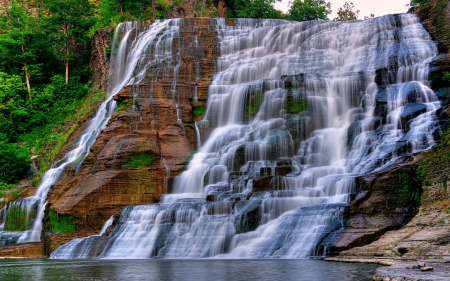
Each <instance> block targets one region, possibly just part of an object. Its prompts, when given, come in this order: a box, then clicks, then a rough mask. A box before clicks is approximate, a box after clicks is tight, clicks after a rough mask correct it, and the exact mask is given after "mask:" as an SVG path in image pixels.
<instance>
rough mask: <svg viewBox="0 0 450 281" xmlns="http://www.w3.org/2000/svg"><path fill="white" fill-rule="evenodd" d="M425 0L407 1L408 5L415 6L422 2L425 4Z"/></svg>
mask: <svg viewBox="0 0 450 281" xmlns="http://www.w3.org/2000/svg"><path fill="white" fill-rule="evenodd" d="M425 2H427V0H411V1H410V2H409V5H410V6H411V7H417V6H420V5H422V4H425Z"/></svg>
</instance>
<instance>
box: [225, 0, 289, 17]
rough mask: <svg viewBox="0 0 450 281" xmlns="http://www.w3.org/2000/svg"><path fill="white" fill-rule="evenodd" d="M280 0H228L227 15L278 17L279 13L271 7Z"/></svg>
mask: <svg viewBox="0 0 450 281" xmlns="http://www.w3.org/2000/svg"><path fill="white" fill-rule="evenodd" d="M277 1H281V0H230V6H229V7H230V10H231V11H229V12H228V16H229V17H237V18H280V17H281V13H280V12H279V11H277V10H275V8H274V7H273V4H275V2H277Z"/></svg>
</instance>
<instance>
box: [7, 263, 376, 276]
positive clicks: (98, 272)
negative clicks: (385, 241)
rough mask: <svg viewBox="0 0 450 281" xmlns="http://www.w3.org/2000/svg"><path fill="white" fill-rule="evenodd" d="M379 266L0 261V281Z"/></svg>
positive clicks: (297, 272)
mask: <svg viewBox="0 0 450 281" xmlns="http://www.w3.org/2000/svg"><path fill="white" fill-rule="evenodd" d="M377 267H378V265H373V264H354V263H334V262H325V261H322V260H112V261H104V260H102V261H99V260H81V261H80V260H79V261H75V262H74V261H61V260H26V261H9V260H3V261H0V276H1V280H3V281H8V280H33V281H38V280H73V281H76V280H130V281H131V280H196V281H198V280H227V281H228V280H302V281H308V280H319V281H320V280H330V281H333V280H336V281H346V280H360V281H364V280H372V276H373V274H374V272H375V269H376V268H377Z"/></svg>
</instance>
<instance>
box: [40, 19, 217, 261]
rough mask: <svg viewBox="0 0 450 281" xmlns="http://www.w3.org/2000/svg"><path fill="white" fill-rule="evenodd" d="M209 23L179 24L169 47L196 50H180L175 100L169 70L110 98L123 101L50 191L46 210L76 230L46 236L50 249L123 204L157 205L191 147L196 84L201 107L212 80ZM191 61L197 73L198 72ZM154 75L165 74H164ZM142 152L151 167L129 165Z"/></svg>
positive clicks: (98, 222)
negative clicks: (67, 220)
mask: <svg viewBox="0 0 450 281" xmlns="http://www.w3.org/2000/svg"><path fill="white" fill-rule="evenodd" d="M210 21H211V20H210V19H206V18H198V19H196V18H190V19H185V21H184V24H183V26H181V27H180V36H181V38H180V40H174V46H173V48H174V49H175V50H177V51H178V50H179V49H178V48H179V46H178V44H179V43H178V41H183V44H184V46H189V45H190V44H191V43H192V42H193V41H194V40H195V38H198V44H196V45H195V46H197V47H195V48H194V49H192V48H181V49H180V50H181V52H182V54H181V57H182V58H183V60H182V63H181V65H180V67H179V78H178V79H177V86H176V97H175V98H174V96H173V95H172V92H171V89H172V86H173V77H171V76H170V75H169V76H167V75H168V74H166V76H164V77H163V76H161V77H157V79H156V80H155V81H153V82H151V81H146V80H145V79H144V80H143V81H142V82H141V83H139V84H136V85H129V86H126V87H124V88H123V89H122V90H121V91H119V93H118V94H117V95H116V96H115V97H114V99H115V100H116V101H118V102H119V103H120V104H122V106H120V108H121V109H120V111H119V112H117V113H116V114H115V115H113V116H112V117H111V119H110V120H109V123H108V125H107V127H106V128H105V129H104V130H103V131H102V133H101V134H100V135H99V137H98V138H97V140H96V142H95V144H94V145H93V146H92V147H91V153H89V154H88V155H87V157H86V158H85V160H84V162H83V163H82V164H81V165H80V166H79V167H78V166H76V165H72V166H70V167H68V168H66V170H65V172H64V173H63V175H62V176H61V177H60V180H59V181H58V183H56V184H55V185H54V186H53V187H52V190H51V191H50V193H49V195H48V202H49V205H48V206H49V208H50V209H52V210H54V211H56V212H57V213H58V214H64V215H70V216H73V217H75V218H76V219H77V229H76V231H75V233H73V234H71V235H66V236H64V237H62V236H61V237H60V236H54V235H53V237H47V238H44V240H45V241H51V245H50V246H49V247H50V249H49V252H51V251H52V249H53V248H54V246H53V245H60V244H61V243H65V242H67V241H69V240H70V239H71V237H72V238H74V237H80V235H81V233H95V232H98V231H99V230H100V228H101V226H102V225H103V223H104V222H105V221H106V220H107V219H108V218H109V217H110V216H111V215H113V214H114V213H116V212H118V211H120V210H121V209H123V208H124V207H126V206H130V205H131V206H132V205H140V204H149V203H157V202H159V200H160V195H161V194H164V193H169V192H170V190H169V184H168V183H170V181H171V179H173V178H174V177H175V176H177V175H178V174H179V173H180V172H181V171H183V170H184V169H185V166H186V165H187V161H188V159H189V157H190V155H191V154H192V151H193V150H194V149H195V147H196V142H197V140H196V134H195V126H194V125H193V122H194V121H193V118H192V109H193V104H194V103H193V98H194V92H195V91H194V88H195V87H197V93H198V100H196V102H198V103H201V104H205V103H206V98H207V87H208V85H209V83H210V81H211V79H212V67H213V64H212V60H213V55H214V52H213V49H214V46H213V42H214V40H213V38H215V37H216V34H215V30H214V29H211V28H210V25H211V22H210ZM99 36H100V37H99V40H100V41H101V39H102V38H101V34H99ZM102 42H103V41H102ZM100 43H101V42H100ZM100 43H99V44H100ZM102 44H103V43H102ZM100 45H101V44H100ZM174 53H175V52H174ZM196 65H197V67H199V68H200V69H201V72H200V74H199V72H196V71H195V67H196ZM102 67H103V65H102ZM158 73H160V75H162V71H160V72H158ZM199 75H200V76H199ZM99 83H100V82H99ZM99 87H102V86H101V83H100V84H99ZM149 93H152V94H149ZM168 93H170V94H168ZM124 108H125V109H124ZM140 155H144V156H145V157H147V158H149V159H152V161H151V164H148V165H146V166H143V167H141V166H136V167H133V166H132V165H130V164H129V163H130V162H131V161H132V160H133V157H135V156H140ZM169 173H170V178H167V175H168V174H169ZM44 232H45V233H48V230H45V229H44ZM58 237H59V238H58Z"/></svg>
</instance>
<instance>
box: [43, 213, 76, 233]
mask: <svg viewBox="0 0 450 281" xmlns="http://www.w3.org/2000/svg"><path fill="white" fill-rule="evenodd" d="M47 227H48V228H49V229H50V231H51V232H52V233H73V232H74V231H75V230H76V228H77V224H76V218H75V217H73V216H68V215H60V214H58V213H57V212H55V211H53V210H50V211H49V212H48V221H47Z"/></svg>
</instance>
